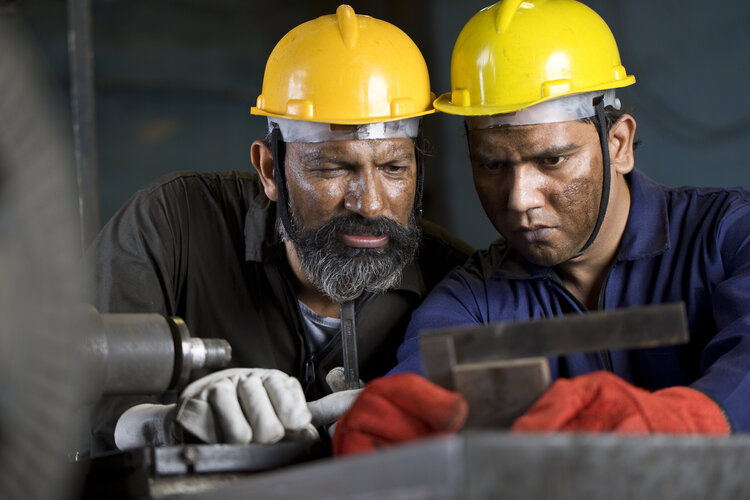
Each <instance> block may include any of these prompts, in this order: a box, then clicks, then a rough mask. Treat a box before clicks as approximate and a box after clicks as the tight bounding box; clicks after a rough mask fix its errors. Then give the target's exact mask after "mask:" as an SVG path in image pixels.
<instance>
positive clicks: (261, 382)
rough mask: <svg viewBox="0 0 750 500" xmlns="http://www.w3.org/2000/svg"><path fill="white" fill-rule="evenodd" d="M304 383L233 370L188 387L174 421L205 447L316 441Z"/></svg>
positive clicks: (266, 373) (260, 371) (277, 375)
mask: <svg viewBox="0 0 750 500" xmlns="http://www.w3.org/2000/svg"><path fill="white" fill-rule="evenodd" d="M311 418H312V417H311V414H310V411H309V410H308V409H307V403H306V401H305V395H304V393H303V391H302V386H301V385H300V383H299V381H298V380H297V379H296V378H294V377H290V376H289V375H287V374H285V373H284V372H281V371H279V370H271V369H263V368H229V369H227V370H221V371H218V372H215V373H212V374H210V375H207V376H205V377H203V378H200V379H198V380H196V381H195V382H193V383H191V384H190V385H188V386H187V387H186V388H185V390H183V391H182V394H180V400H179V402H178V403H177V412H176V414H175V420H176V421H177V423H179V424H180V425H181V426H182V427H183V428H184V429H186V430H188V431H190V433H191V434H193V435H194V436H196V437H197V438H198V439H200V440H201V441H204V442H206V443H234V444H244V443H250V442H252V443H260V444H271V443H276V442H278V441H280V440H281V439H282V438H285V437H286V438H287V439H303V440H309V441H314V440H317V439H318V438H319V436H318V432H317V430H316V429H315V427H314V426H313V425H312V424H311Z"/></svg>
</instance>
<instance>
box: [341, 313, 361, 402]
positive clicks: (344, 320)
mask: <svg viewBox="0 0 750 500" xmlns="http://www.w3.org/2000/svg"><path fill="white" fill-rule="evenodd" d="M340 307H341V348H342V351H343V357H344V385H345V387H346V389H347V390H349V389H359V362H358V359H357V329H356V325H355V318H354V301H353V300H348V301H346V302H342V303H341V305H340Z"/></svg>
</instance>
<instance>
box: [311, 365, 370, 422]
mask: <svg viewBox="0 0 750 500" xmlns="http://www.w3.org/2000/svg"><path fill="white" fill-rule="evenodd" d="M326 383H327V384H328V387H330V388H331V390H332V391H334V392H333V394H329V395H328V396H324V397H322V398H320V399H318V400H317V401H310V402H309V403H307V408H308V409H309V410H310V413H311V414H312V423H313V425H314V426H315V427H323V428H324V429H325V430H326V431H327V432H328V435H329V436H333V432H334V430H335V426H336V421H337V420H338V419H339V418H341V416H342V415H343V414H344V413H346V412H347V411H349V408H350V407H351V406H352V404H353V403H354V400H355V399H357V396H359V393H360V392H362V389H348V390H347V389H345V387H346V383H345V379H344V368H343V367H340V366H339V367H336V368H334V369H333V370H331V371H330V372H328V375H326ZM364 385H365V384H364V382H362V381H361V380H360V381H359V386H360V387H364Z"/></svg>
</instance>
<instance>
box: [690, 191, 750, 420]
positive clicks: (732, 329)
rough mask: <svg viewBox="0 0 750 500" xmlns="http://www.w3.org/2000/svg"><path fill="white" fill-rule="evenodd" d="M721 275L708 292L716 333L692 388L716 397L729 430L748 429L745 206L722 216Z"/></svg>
mask: <svg viewBox="0 0 750 500" xmlns="http://www.w3.org/2000/svg"><path fill="white" fill-rule="evenodd" d="M717 240H718V243H719V244H718V248H719V249H720V252H721V261H722V262H723V263H724V269H725V278H724V280H722V281H721V282H719V283H718V284H717V286H716V288H715V289H714V292H713V294H712V295H711V304H710V306H711V308H712V310H713V318H714V322H715V325H716V334H715V335H714V337H713V338H712V339H711V341H710V342H709V343H708V344H707V345H706V347H705V348H704V349H703V352H702V353H701V360H700V371H701V374H702V377H701V378H699V379H698V380H697V381H695V382H694V383H693V384H692V385H691V386H692V387H693V388H694V389H697V390H700V391H701V392H703V393H705V394H707V395H708V396H709V397H711V398H712V399H713V400H714V401H716V402H717V403H718V404H719V405H720V406H721V407H722V409H723V410H724V412H725V414H727V416H728V417H729V420H730V422H729V423H730V425H731V426H732V428H733V430H734V431H740V432H748V431H750V205H748V204H746V203H745V204H743V205H742V206H741V207H740V208H739V209H737V210H734V211H733V212H731V213H729V214H727V216H726V217H724V219H723V220H722V222H721V227H720V228H719V231H718V234H717Z"/></svg>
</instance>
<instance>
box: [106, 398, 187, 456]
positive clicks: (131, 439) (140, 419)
mask: <svg viewBox="0 0 750 500" xmlns="http://www.w3.org/2000/svg"><path fill="white" fill-rule="evenodd" d="M175 407H176V405H159V404H151V403H144V404H139V405H136V406H133V407H131V408H129V409H128V410H127V411H126V412H125V413H123V414H122V415H121V416H120V418H119V419H117V425H116V426H115V445H117V448H118V449H120V450H127V449H129V448H140V447H141V446H150V445H153V446H162V445H172V444H177V443H179V442H180V441H181V440H182V429H181V428H180V427H179V426H177V425H175V422H174V411H175Z"/></svg>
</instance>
